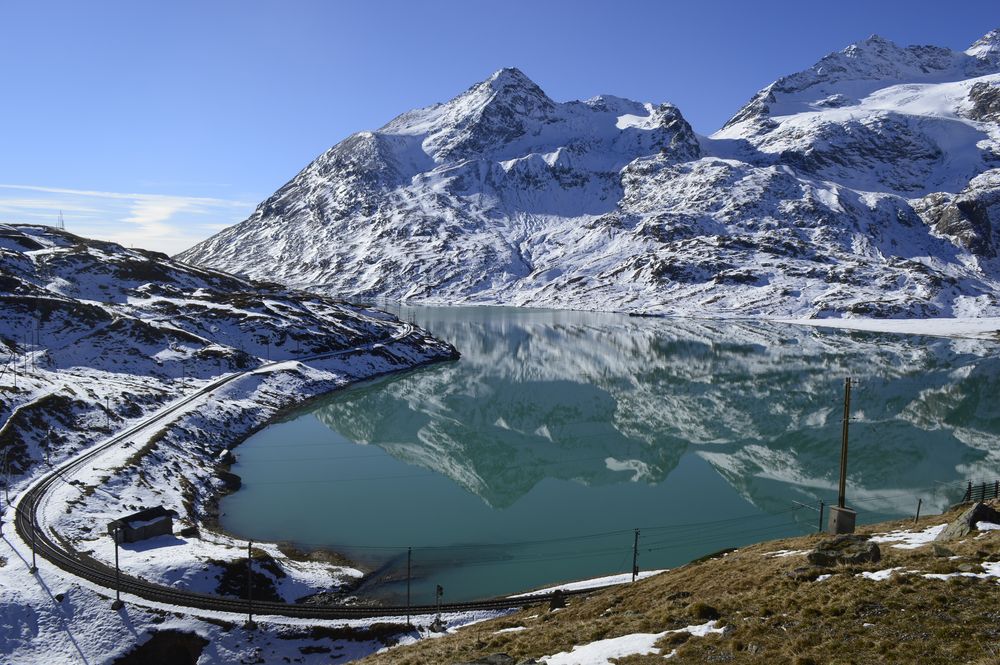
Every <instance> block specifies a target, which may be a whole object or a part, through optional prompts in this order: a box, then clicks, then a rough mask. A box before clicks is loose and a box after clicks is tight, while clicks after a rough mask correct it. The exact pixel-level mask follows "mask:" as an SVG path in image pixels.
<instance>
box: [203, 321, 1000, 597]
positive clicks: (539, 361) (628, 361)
mask: <svg viewBox="0 0 1000 665" xmlns="http://www.w3.org/2000/svg"><path fill="white" fill-rule="evenodd" d="M389 309H390V311H393V312H394V313H396V314H398V315H399V316H400V317H401V318H403V319H406V320H411V321H413V322H415V323H416V324H417V325H420V326H422V327H424V328H426V329H427V330H429V331H430V332H431V333H433V334H434V335H436V336H438V337H440V338H442V339H445V340H447V341H449V342H451V343H452V344H454V345H455V346H456V347H457V348H458V349H459V351H460V352H461V353H462V358H461V359H460V360H458V361H455V362H449V363H441V364H437V365H433V366H430V367H426V368H422V369H418V370H415V371H412V372H409V373H406V374H402V375H397V376H393V377H388V378H384V379H381V380H376V381H373V382H370V383H367V384H364V385H361V386H358V387H355V388H352V389H349V390H345V391H342V392H340V393H337V394H333V395H330V396H328V397H327V398H324V399H322V400H320V401H317V402H314V403H312V404H311V405H310V406H309V407H308V408H307V409H303V410H301V411H299V412H298V413H295V414H293V415H292V416H290V417H289V418H287V419H285V420H284V421H282V422H277V423H275V424H272V425H271V426H269V427H267V428H266V429H264V430H262V431H260V432H258V433H257V434H255V435H254V436H252V437H251V438H249V439H248V440H247V441H246V442H245V443H243V444H242V445H241V446H239V448H237V449H236V453H237V457H238V462H237V463H236V464H234V465H233V469H232V470H233V472H235V473H236V474H238V475H239V476H241V477H242V479H243V487H242V489H240V490H239V491H238V492H236V493H235V494H232V495H230V496H228V497H226V498H225V499H224V500H223V502H222V506H221V510H222V512H223V513H224V514H223V516H222V524H223V526H224V527H225V528H226V529H227V530H229V531H230V532H232V533H234V534H237V535H239V536H242V537H246V538H253V539H256V540H285V541H291V542H296V543H299V544H301V545H305V546H314V547H325V548H330V549H333V550H336V551H340V552H343V553H344V554H346V555H347V556H349V557H351V558H352V559H354V560H356V561H358V562H359V563H360V564H361V565H363V566H364V567H366V568H367V569H369V570H373V571H376V574H374V575H372V576H371V578H370V580H369V581H368V582H366V584H365V585H364V586H363V587H362V588H361V589H359V590H358V592H357V595H359V596H361V597H365V598H374V599H377V600H379V601H382V602H393V603H402V602H405V593H406V586H405V569H406V552H407V548H408V547H409V548H412V552H413V554H412V575H413V580H412V585H413V586H412V590H413V591H412V592H413V602H414V603H431V602H433V600H434V589H435V587H436V585H441V586H442V587H443V588H444V592H445V594H444V597H445V600H446V601H449V600H450V601H458V600H467V599H473V598H482V597H487V596H495V595H499V594H508V593H516V592H520V591H525V590H528V589H531V588H535V587H539V586H550V585H556V584H558V583H560V582H564V581H567V580H573V579H580V578H588V577H595V576H601V575H608V574H615V573H622V572H628V571H630V570H631V568H632V555H633V542H634V530H635V529H639V531H640V535H639V557H638V559H639V560H638V563H639V567H640V569H643V570H649V569H654V568H666V567H671V566H676V565H679V564H682V563H685V562H687V561H690V560H691V559H693V558H696V557H698V556H702V555H704V554H708V553H711V552H716V551H718V550H720V549H723V548H727V547H737V546H740V545H743V544H747V543H751V542H756V541H759V540H763V539H770V538H777V537H781V536H787V535H793V534H804V533H809V532H810V531H815V530H816V528H817V526H818V524H817V523H818V517H819V516H818V513H817V511H816V510H815V508H816V507H817V506H818V504H819V502H820V501H821V500H822V501H825V502H826V503H827V504H830V503H834V502H836V499H837V474H838V464H839V458H840V438H841V426H842V415H843V402H842V399H843V383H844V378H845V377H846V376H851V377H852V379H853V380H854V381H855V382H856V385H855V387H854V390H853V394H852V408H851V423H850V433H851V437H850V443H851V447H850V457H849V465H848V471H849V473H848V487H847V504H848V505H849V506H851V507H853V508H855V509H856V510H857V511H858V513H859V516H858V519H859V521H861V522H872V521H877V520H882V519H886V518H889V517H899V516H905V515H912V514H913V513H914V511H915V510H916V505H917V500H918V499H922V500H923V511H924V512H925V513H927V512H940V511H941V510H943V509H945V508H946V507H947V506H948V505H950V504H951V503H954V502H955V501H957V500H958V499H960V498H961V495H962V494H963V492H964V488H965V483H966V482H967V481H968V480H981V479H990V480H992V479H994V478H998V477H1000V405H998V404H997V396H998V395H1000V344H997V343H992V342H981V341H971V340H952V339H942V338H932V337H922V336H904V335H887V334H875V333H857V332H842V331H833V330H816V329H812V328H807V327H799V326H790V325H782V324H769V323H751V322H744V321H718V320H674V319H651V318H638V317H629V316H624V315H613V314H600V313H582V312H564V311H540V310H521V309H510V308H432V307H402V308H400V307H391V308H389ZM801 504H807V506H808V507H803V506H802V505H801Z"/></svg>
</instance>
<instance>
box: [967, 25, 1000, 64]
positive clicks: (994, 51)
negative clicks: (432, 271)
mask: <svg viewBox="0 0 1000 665" xmlns="http://www.w3.org/2000/svg"><path fill="white" fill-rule="evenodd" d="M965 52H966V54H967V55H971V56H972V57H974V58H980V59H984V60H998V59H1000V28H997V29H995V30H990V31H989V32H987V33H986V34H985V35H983V36H982V37H980V38H979V39H977V40H976V42H975V43H974V44H973V45H972V46H970V47H969V48H968V49H967V50H966V51H965Z"/></svg>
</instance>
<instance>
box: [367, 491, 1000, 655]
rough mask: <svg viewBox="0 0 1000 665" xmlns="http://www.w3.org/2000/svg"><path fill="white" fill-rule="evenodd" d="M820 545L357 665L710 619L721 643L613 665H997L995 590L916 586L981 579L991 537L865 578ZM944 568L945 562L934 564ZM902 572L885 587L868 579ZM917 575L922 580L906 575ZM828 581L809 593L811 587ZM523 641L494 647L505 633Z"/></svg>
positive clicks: (556, 648)
mask: <svg viewBox="0 0 1000 665" xmlns="http://www.w3.org/2000/svg"><path fill="white" fill-rule="evenodd" d="M958 514H959V511H957V510H953V511H951V512H949V513H948V514H946V515H934V516H929V517H924V518H922V519H921V520H920V523H919V524H918V525H917V527H913V523H912V520H903V521H898V522H888V523H882V524H878V525H871V526H866V527H862V528H859V530H858V532H859V533H876V532H886V531H890V530H894V529H910V528H914V529H915V530H920V529H923V528H926V527H929V526H933V525H935V524H941V523H944V522H946V521H950V520H952V519H955V518H956V517H957V516H958ZM822 537H823V536H820V535H814V536H804V537H799V538H788V539H784V540H777V541H771V542H767V543H761V544H758V545H753V546H750V547H746V548H743V549H740V550H738V551H735V552H731V553H729V554H727V555H725V556H721V557H718V558H714V559H708V560H705V561H701V562H696V563H691V564H688V565H686V566H683V567H681V568H677V569H674V570H672V571H669V572H667V573H663V574H661V575H658V576H655V577H651V578H648V579H646V580H643V581H641V582H638V583H636V584H634V585H630V586H628V587H621V588H617V589H611V590H606V591H603V592H599V593H595V594H593V595H590V596H588V597H586V598H583V597H581V598H576V599H573V600H571V602H570V604H569V606H568V607H567V608H566V609H564V610H561V611H559V612H556V613H550V612H548V611H547V607H541V606H539V607H534V608H528V609H525V610H522V611H519V612H517V613H514V614H510V615H507V616H505V617H503V618H500V619H496V620H493V621H490V622H487V623H482V624H475V625H472V626H469V627H467V628H465V629H462V630H460V631H458V632H457V633H456V634H454V635H451V636H448V637H444V638H441V639H432V640H423V641H421V642H418V643H416V644H414V645H411V646H405V647H398V648H394V649H392V650H390V651H388V652H387V653H384V654H381V655H376V656H372V657H369V658H367V659H364V660H362V661H360V662H361V663H364V664H365V665H389V664H391V665H428V664H435V665H438V664H440V665H449V664H451V663H464V662H469V661H474V660H476V659H478V658H483V657H485V656H488V655H490V654H497V653H505V654H508V655H510V656H512V657H513V658H515V659H516V660H517V661H521V660H527V659H531V658H539V657H541V656H544V655H552V654H555V653H558V652H562V651H570V650H572V648H573V646H574V645H581V644H586V643H590V642H593V641H596V640H602V639H607V638H612V637H617V636H621V635H628V634H631V633H659V632H663V631H666V630H671V629H677V628H683V627H685V626H689V625H692V624H701V623H704V622H705V621H706V620H708V619H711V618H713V617H715V616H718V617H719V623H718V625H720V626H722V625H724V626H727V627H728V629H727V631H726V632H725V633H724V634H722V635H709V636H707V637H690V636H688V635H687V634H684V633H681V634H672V635H668V636H666V637H665V638H664V639H662V640H661V641H660V642H659V643H658V644H657V646H658V647H660V648H661V655H646V656H629V657H626V658H621V659H619V660H618V661H617V662H618V663H620V665H642V664H645V663H663V662H664V658H663V655H662V654H668V653H670V652H671V650H673V649H676V654H675V656H674V657H673V658H672V659H671V661H670V662H682V663H684V662H688V663H704V662H739V663H793V664H796V665H806V664H808V663H884V662H900V663H922V664H923V663H948V664H949V665H950V664H953V663H1000V602H998V601H1000V588H998V583H997V579H996V578H993V579H979V578H971V577H961V578H952V579H948V580H939V579H929V578H925V577H923V576H922V573H953V572H981V571H982V565H981V564H982V563H983V562H985V561H997V560H1000V531H986V532H981V533H978V532H973V533H972V534H971V535H970V536H969V537H967V538H966V539H964V540H962V541H959V542H952V543H948V544H947V547H948V549H949V550H951V553H952V554H953V555H954V556H947V554H948V553H947V552H942V551H941V550H940V549H939V550H938V552H937V554H938V555H937V556H936V555H935V548H934V546H933V545H924V546H921V547H919V548H917V549H915V550H905V549H898V548H894V547H892V546H891V544H890V543H882V544H881V546H880V547H881V550H882V560H881V561H880V562H878V563H876V564H866V565H863V566H837V567H835V568H830V569H818V568H815V567H810V566H808V564H807V562H806V559H805V555H804V554H799V555H794V556H788V557H773V556H765V554H766V553H768V552H774V551H777V550H807V549H811V548H812V547H814V546H815V544H816V543H817V542H819V540H821V539H822ZM942 555H943V556H942ZM900 566H901V567H903V569H904V570H903V571H900V572H902V573H903V574H900V573H899V572H897V573H894V574H892V575H891V577H889V579H887V580H885V581H874V580H869V579H865V578H864V577H861V576H860V575H859V574H860V573H861V572H864V571H876V570H885V569H887V568H894V567H900ZM912 571H920V573H917V572H912ZM823 573H827V574H831V575H832V576H831V577H829V578H828V579H824V580H822V581H816V579H815V578H816V577H817V576H818V575H819V574H823ZM515 626H524V627H525V628H526V629H525V630H521V631H518V632H507V633H500V634H497V632H496V631H498V630H501V629H503V628H511V627H515Z"/></svg>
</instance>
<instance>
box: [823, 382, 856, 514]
mask: <svg viewBox="0 0 1000 665" xmlns="http://www.w3.org/2000/svg"><path fill="white" fill-rule="evenodd" d="M850 422H851V377H847V378H845V379H844V423H843V429H842V432H841V440H840V485H839V491H838V496H837V505H836V506H831V507H830V521H829V525H828V526H829V531H830V533H854V523H855V521H856V520H857V516H858V514H857V513H856V512H854V511H853V510H851V509H850V508H848V507H847V506H846V505H845V500H846V497H845V495H846V493H847V439H848V429H849V424H850Z"/></svg>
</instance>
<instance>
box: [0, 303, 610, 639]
mask: <svg viewBox="0 0 1000 665" xmlns="http://www.w3.org/2000/svg"><path fill="white" fill-rule="evenodd" d="M412 332H413V327H412V326H410V325H408V324H405V323H404V324H403V328H402V329H401V331H400V332H398V333H396V334H394V335H391V336H390V337H387V338H383V339H382V340H380V341H377V342H371V343H369V344H365V345H361V346H357V347H353V348H350V349H342V350H340V351H333V352H330V353H324V354H318V355H314V356H308V357H305V358H293V359H289V360H297V361H308V360H319V359H323V358H331V357H335V356H338V355H345V354H349V353H355V352H357V351H361V350H371V349H374V348H377V347H380V346H382V344H383V343H384V342H386V341H399V340H402V339H405V338H406V337H408V336H409V335H410V334H412ZM289 360H281V361H275V362H270V363H265V364H263V365H260V366H258V367H255V368H253V369H252V370H247V371H244V372H238V373H235V374H230V375H228V376H225V377H222V378H220V379H217V380H215V381H213V382H212V383H210V384H208V385H206V386H204V387H202V388H201V389H199V390H198V391H197V392H194V393H192V394H191V395H188V396H187V397H185V398H183V399H181V400H178V401H177V402H176V403H175V404H172V405H170V406H169V407H166V408H164V409H163V410H161V411H159V412H157V413H156V414H155V415H153V416H151V417H150V418H148V419H146V420H144V421H143V422H141V423H139V424H137V425H134V426H132V427H130V428H128V429H127V430H125V431H123V432H121V433H119V434H117V435H115V436H114V437H112V438H111V439H109V440H108V441H107V442H106V443H104V444H102V445H100V446H97V447H95V448H92V449H90V450H88V451H86V452H84V453H83V454H81V455H79V456H78V457H76V458H74V459H71V460H69V461H67V462H65V463H63V464H62V465H60V466H58V467H56V468H55V469H53V470H52V471H51V472H49V473H48V474H46V475H45V476H43V477H42V478H40V479H39V480H38V481H36V482H35V483H34V484H33V485H32V486H31V487H29V489H27V490H26V491H25V492H23V493H22V495H21V496H20V497H19V499H18V501H17V502H16V503H15V505H14V506H13V507H14V510H15V513H16V515H15V520H14V523H15V528H16V530H17V532H18V534H19V535H20V537H21V538H22V539H23V540H24V542H25V543H27V544H29V545H32V546H33V548H34V551H35V553H36V554H37V555H38V556H41V557H42V558H44V559H46V560H47V561H49V562H51V563H52V564H54V565H56V566H58V567H59V568H61V569H62V570H64V571H66V572H67V573H70V574H72V575H75V576H77V577H81V578H83V579H85V580H88V581H89V582H92V583H94V584H96V585H98V586H100V587H102V588H103V589H104V590H105V591H106V592H107V593H108V594H109V595H114V593H115V590H116V588H117V589H119V590H120V592H121V593H123V594H131V595H132V596H136V597H139V598H142V599H145V600H148V601H152V602H156V603H166V604H170V605H176V606H183V607H187V608H193V609H200V610H212V611H221V612H233V613H239V614H247V613H248V611H249V610H250V609H251V606H250V602H249V601H247V600H246V599H242V598H233V597H227V596H218V595H213V594H206V593H198V592H194V591H186V590H183V589H175V588H173V587H169V586H165V585H162V584H157V583H154V582H149V581H147V580H144V579H140V578H138V577H134V576H131V575H126V574H124V573H122V574H121V576H120V578H119V577H118V576H117V575H116V571H115V569H114V568H112V567H110V566H108V565H105V564H103V563H100V562H98V561H96V560H94V559H92V558H90V557H89V556H85V555H81V554H80V553H79V552H76V551H75V550H73V549H72V548H71V547H70V546H69V545H68V544H66V543H64V542H63V541H62V539H61V538H59V537H58V536H55V535H54V533H51V534H50V533H49V532H48V531H47V530H46V529H45V528H43V527H44V525H42V524H39V523H38V510H39V507H40V506H41V505H42V504H43V502H44V500H45V498H46V496H47V494H48V492H49V491H50V490H51V489H52V488H53V487H54V486H56V484H57V483H61V482H66V480H65V479H66V478H67V477H68V476H69V475H70V474H72V473H73V472H75V471H77V470H79V469H81V468H82V467H84V466H85V465H87V464H89V463H91V462H93V461H94V460H95V459H96V458H97V457H99V456H100V455H101V454H102V453H104V452H105V451H107V450H108V449H110V448H112V447H114V446H118V445H120V444H123V443H125V442H126V441H127V440H128V439H129V438H130V437H132V436H134V435H135V434H137V433H139V432H140V431H141V430H144V429H146V428H148V427H149V426H150V425H154V424H156V423H158V422H161V421H163V420H166V419H168V418H169V417H170V416H172V415H174V414H175V413H176V412H177V411H179V410H180V409H182V408H184V407H185V406H188V405H189V404H190V403H191V402H193V401H194V400H196V399H198V398H199V397H202V396H204V395H206V394H208V393H211V392H213V391H214V390H216V389H218V388H220V387H222V386H224V385H226V384H227V383H229V382H230V381H233V380H235V379H237V378H240V377H242V376H245V375H247V374H250V373H252V372H257V371H260V370H261V369H267V368H268V367H273V366H275V365H278V364H281V363H284V362H288V361H289ZM119 580H120V583H119ZM595 590H596V589H595V588H591V589H586V590H579V591H567V592H564V595H576V594H581V593H593V592H594V591H595ZM548 598H549V595H543V594H536V595H533V596H527V597H520V598H492V599H486V600H480V601H471V602H462V603H442V604H441V605H412V606H410V607H407V606H355V605H300V604H294V603H285V602H275V601H265V600H254V601H253V603H252V610H253V614H255V615H259V616H264V615H270V616H284V617H295V618H304V619H362V618H376V617H387V616H408V615H426V614H433V613H437V612H466V611H475V610H498V609H509V608H515V607H524V606H528V605H534V604H538V603H539V602H544V601H545V600H547V599H548Z"/></svg>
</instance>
